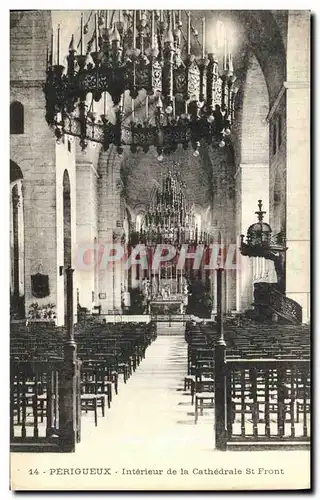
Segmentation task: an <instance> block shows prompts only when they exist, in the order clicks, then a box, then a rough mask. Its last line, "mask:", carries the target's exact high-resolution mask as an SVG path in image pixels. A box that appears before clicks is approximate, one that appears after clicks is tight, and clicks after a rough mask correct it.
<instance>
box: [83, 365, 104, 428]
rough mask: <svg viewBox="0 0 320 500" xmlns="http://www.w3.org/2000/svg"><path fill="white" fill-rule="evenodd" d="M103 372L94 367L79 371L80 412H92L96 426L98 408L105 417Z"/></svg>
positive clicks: (88, 366)
mask: <svg viewBox="0 0 320 500" xmlns="http://www.w3.org/2000/svg"><path fill="white" fill-rule="evenodd" d="M104 391H105V384H104V372H103V371H102V370H99V369H98V368H97V367H96V366H90V365H87V366H86V365H85V363H84V366H82V370H81V410H84V411H85V412H86V413H87V412H88V411H93V412H94V423H95V426H97V425H98V408H101V412H102V416H103V417H104V416H105V392H104Z"/></svg>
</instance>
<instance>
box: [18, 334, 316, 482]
mask: <svg viewBox="0 0 320 500" xmlns="http://www.w3.org/2000/svg"><path fill="white" fill-rule="evenodd" d="M186 357H187V346H186V343H185V341H184V337H183V336H182V335H177V336H158V338H157V340H156V341H155V342H154V343H153V344H152V345H151V346H150V347H149V348H148V349H147V353H146V358H145V359H144V360H143V361H142V362H141V364H140V366H139V367H138V368H137V370H136V372H135V373H134V374H133V376H132V377H131V378H130V379H129V381H128V382H127V384H123V383H121V386H120V390H119V394H118V396H116V397H114V400H113V402H112V406H111V409H110V410H108V411H107V413H106V417H105V418H102V417H101V416H100V418H99V421H98V426H97V427H95V426H94V423H93V414H92V413H91V414H88V415H84V416H83V418H82V422H83V423H82V441H81V443H80V444H79V445H78V446H77V450H76V453H74V454H12V455H11V467H12V477H13V483H14V484H15V485H16V487H20V488H21V487H23V485H25V484H26V481H29V482H30V481H31V483H28V484H31V485H32V487H33V488H34V489H39V488H40V486H41V485H42V484H43V485H44V486H43V487H44V488H45V489H82V488H84V489H86V488H89V489H193V488H200V489H215V488H217V489H221V488H224V489H228V488H230V487H237V488H254V487H256V488H257V487H259V488H260V487H261V488H263V487H264V488H266V487H269V488H270V487H271V488H277V487H281V485H284V486H286V487H288V488H293V487H295V484H297V485H298V484H299V485H300V484H304V485H306V484H307V477H308V467H309V453H308V452H307V451H299V452H297V451H283V452H281V451H280V452H279V451H278V452H275V451H269V452H261V451H260V452H259V451H255V452H240V451H236V452H230V451H229V452H216V451H214V435H213V410H206V412H205V414H204V416H203V417H200V418H199V422H198V424H197V425H195V424H194V409H193V406H192V405H191V397H190V394H188V393H185V392H184V390H183V378H184V375H185V372H186ZM30 467H32V468H38V470H39V471H41V474H39V475H38V476H35V475H31V476H30V475H28V470H29V469H30ZM88 467H89V468H96V467H97V468H101V467H102V468H110V469H111V470H110V472H111V475H96V474H90V475H84V474H83V473H81V474H79V475H75V474H74V470H75V468H81V469H82V468H88ZM261 467H264V468H266V469H267V470H278V471H280V470H281V469H283V471H284V473H283V474H282V473H280V472H279V473H278V474H277V473H275V472H274V473H272V474H269V473H268V474H264V473H262V472H260V474H258V470H259V468H261ZM58 468H61V470H62V469H65V468H66V469H67V471H69V472H66V471H64V472H63V473H62V472H61V471H59V473H57V472H55V471H57V469H58ZM137 468H139V469H144V468H148V469H150V470H162V471H163V472H162V474H160V475H158V474H142V475H141V474H139V475H138V474H133V473H131V474H129V473H126V471H124V469H130V470H132V469H137ZM222 468H227V469H228V470H231V469H232V470H233V469H234V468H236V469H237V470H242V473H241V474H240V473H238V474H236V475H232V476H231V475H221V474H218V475H214V474H210V473H208V474H205V473H204V474H198V473H197V470H200V469H201V470H206V469H210V470H213V471H214V470H215V469H217V470H221V469H222ZM247 468H252V469H253V470H255V472H256V473H255V474H249V475H248V474H247V473H246V469H247ZM50 469H54V471H52V470H51V471H50ZM169 469H171V471H172V470H176V471H177V473H176V474H173V473H170V471H169ZM181 469H184V470H187V471H188V474H181ZM71 470H73V473H71ZM124 472H125V473H124Z"/></svg>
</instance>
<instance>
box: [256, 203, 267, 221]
mask: <svg viewBox="0 0 320 500" xmlns="http://www.w3.org/2000/svg"><path fill="white" fill-rule="evenodd" d="M258 208H259V210H258V211H257V212H255V213H256V214H257V216H258V221H259V222H262V221H263V217H264V215H265V214H266V213H267V212H265V211H264V210H262V200H258Z"/></svg>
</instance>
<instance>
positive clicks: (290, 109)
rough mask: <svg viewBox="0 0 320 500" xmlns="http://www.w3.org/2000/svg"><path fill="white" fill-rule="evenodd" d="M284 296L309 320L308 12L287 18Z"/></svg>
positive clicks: (291, 13) (304, 319) (291, 14)
mask: <svg viewBox="0 0 320 500" xmlns="http://www.w3.org/2000/svg"><path fill="white" fill-rule="evenodd" d="M287 53H288V57H287V82H286V83H285V87H286V112H287V168H286V180H287V182H286V198H287V200H286V201H287V203H286V206H287V207H286V234H287V247H288V251H287V254H286V295H287V297H290V298H291V299H294V300H296V301H297V302H299V304H300V305H301V306H302V309H303V321H307V320H309V318H310V180H309V179H310V97H309V92H310V90H309V87H310V12H309V11H290V12H289V17H288V50H287Z"/></svg>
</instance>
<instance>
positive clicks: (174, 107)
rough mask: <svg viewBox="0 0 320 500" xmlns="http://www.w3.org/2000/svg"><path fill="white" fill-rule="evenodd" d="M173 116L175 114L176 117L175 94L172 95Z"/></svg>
mask: <svg viewBox="0 0 320 500" xmlns="http://www.w3.org/2000/svg"><path fill="white" fill-rule="evenodd" d="M172 116H173V118H175V117H176V98H175V96H173V97H172Z"/></svg>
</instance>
